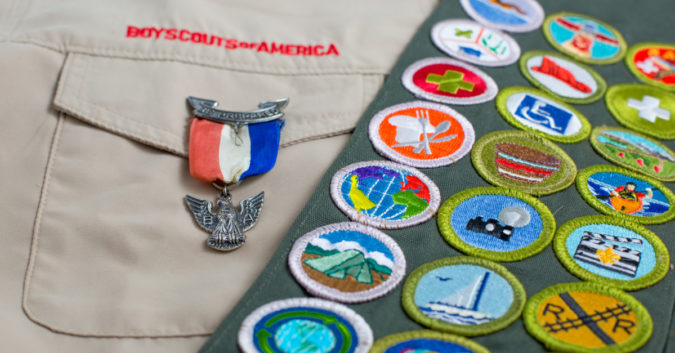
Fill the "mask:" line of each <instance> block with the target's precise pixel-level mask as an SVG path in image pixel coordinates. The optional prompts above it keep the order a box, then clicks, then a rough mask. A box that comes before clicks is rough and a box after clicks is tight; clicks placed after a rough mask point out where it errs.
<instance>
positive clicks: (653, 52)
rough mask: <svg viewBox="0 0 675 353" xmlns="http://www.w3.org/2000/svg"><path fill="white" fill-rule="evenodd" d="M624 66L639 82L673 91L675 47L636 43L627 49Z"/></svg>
mask: <svg viewBox="0 0 675 353" xmlns="http://www.w3.org/2000/svg"><path fill="white" fill-rule="evenodd" d="M626 65H627V66H628V68H629V69H630V71H631V72H633V74H635V76H636V77H637V78H638V79H640V81H642V82H645V83H648V84H650V85H654V86H657V87H660V88H663V89H666V90H669V91H675V45H672V44H668V43H638V44H635V45H632V46H631V47H630V48H628V53H627V54H626Z"/></svg>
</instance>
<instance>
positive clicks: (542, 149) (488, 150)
mask: <svg viewBox="0 0 675 353" xmlns="http://www.w3.org/2000/svg"><path fill="white" fill-rule="evenodd" d="M471 161H472V162H473V166H474V168H476V171H478V174H480V175H481V176H482V177H483V179H485V180H487V181H488V182H490V183H491V184H493V185H496V186H503V187H508V188H512V189H518V190H520V191H523V192H526V193H528V194H532V195H536V196H541V195H548V194H552V193H554V192H557V191H560V190H563V189H565V188H567V187H568V186H570V185H572V183H574V178H575V177H576V176H577V167H576V165H575V164H574V161H573V160H572V158H570V157H569V156H568V155H567V153H565V151H563V149H562V148H560V147H558V146H556V144H554V143H552V142H551V141H549V140H547V139H545V138H543V137H541V136H538V135H535V134H533V133H530V132H526V131H518V130H503V131H495V132H492V133H489V134H487V135H485V136H483V137H481V138H480V140H478V141H477V142H476V145H475V146H474V147H473V149H472V150H471Z"/></svg>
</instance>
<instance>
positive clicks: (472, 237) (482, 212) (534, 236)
mask: <svg viewBox="0 0 675 353" xmlns="http://www.w3.org/2000/svg"><path fill="white" fill-rule="evenodd" d="M437 222H438V228H439V229H440V231H441V235H442V236H443V238H444V239H445V240H446V241H447V242H448V243H450V245H452V246H453V247H455V248H457V249H459V250H460V251H462V252H463V253H465V254H467V255H472V256H478V257H482V258H485V259H488V260H492V261H519V260H522V259H525V258H528V257H530V256H533V255H535V254H537V253H539V252H540V251H542V250H543V249H544V248H545V247H546V246H547V245H548V244H549V243H550V242H551V240H552V239H553V233H554V232H555V218H554V217H553V214H552V213H551V211H550V210H549V209H548V207H546V205H545V204H544V203H542V202H541V201H539V200H537V199H536V198H534V197H532V196H530V195H527V194H524V193H521V192H518V191H514V190H510V189H505V188H494V187H487V188H473V189H467V190H464V191H461V192H459V193H457V194H455V195H453V196H452V197H450V198H449V199H447V200H445V202H443V205H442V206H441V208H440V210H439V211H438V220H437Z"/></svg>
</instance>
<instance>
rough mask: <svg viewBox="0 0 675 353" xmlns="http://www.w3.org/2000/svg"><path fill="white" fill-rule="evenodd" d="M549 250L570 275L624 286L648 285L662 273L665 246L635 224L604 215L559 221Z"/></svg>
mask: <svg viewBox="0 0 675 353" xmlns="http://www.w3.org/2000/svg"><path fill="white" fill-rule="evenodd" d="M553 250H554V251H555V254H556V256H557V257H558V259H559V260H560V262H561V263H562V264H563V265H564V266H565V268H567V270H568V271H570V272H571V273H572V274H573V275H575V276H577V277H579V278H581V279H583V280H587V281H595V282H598V283H601V284H604V285H610V286H613V287H616V288H619V289H624V290H637V289H641V288H645V287H648V286H651V285H653V284H655V283H657V282H659V281H660V280H662V279H663V277H665V276H666V274H667V273H668V268H669V266H670V256H669V255H668V249H666V246H665V245H664V244H663V242H662V241H661V239H659V237H658V236H656V234H654V233H652V232H650V231H649V230H648V229H647V228H645V227H643V226H640V225H638V224H634V223H630V222H625V221H624V220H622V219H618V218H615V217H608V216H586V217H580V218H575V219H572V220H570V221H568V222H567V223H565V224H563V225H562V226H561V227H560V228H559V229H558V232H557V233H556V235H555V240H554V242H553Z"/></svg>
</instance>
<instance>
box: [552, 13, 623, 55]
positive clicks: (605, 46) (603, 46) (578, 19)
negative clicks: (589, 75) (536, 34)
mask: <svg viewBox="0 0 675 353" xmlns="http://www.w3.org/2000/svg"><path fill="white" fill-rule="evenodd" d="M542 30H543V32H544V36H545V37H546V39H547V40H548V41H549V43H551V45H552V46H553V47H554V48H556V49H558V50H559V51H561V52H562V53H564V54H567V55H569V56H571V57H573V58H575V59H577V60H579V61H582V62H585V63H590V64H611V63H615V62H617V61H619V60H621V58H622V57H623V55H624V54H625V52H626V41H625V40H624V39H623V37H622V36H621V33H619V31H617V30H616V29H615V28H614V27H612V26H610V25H608V24H607V23H605V22H602V21H600V20H597V19H594V18H592V17H589V16H586V15H582V14H577V13H571V12H558V13H555V14H552V15H549V16H548V17H546V19H545V20H544V25H543V26H542Z"/></svg>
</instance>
